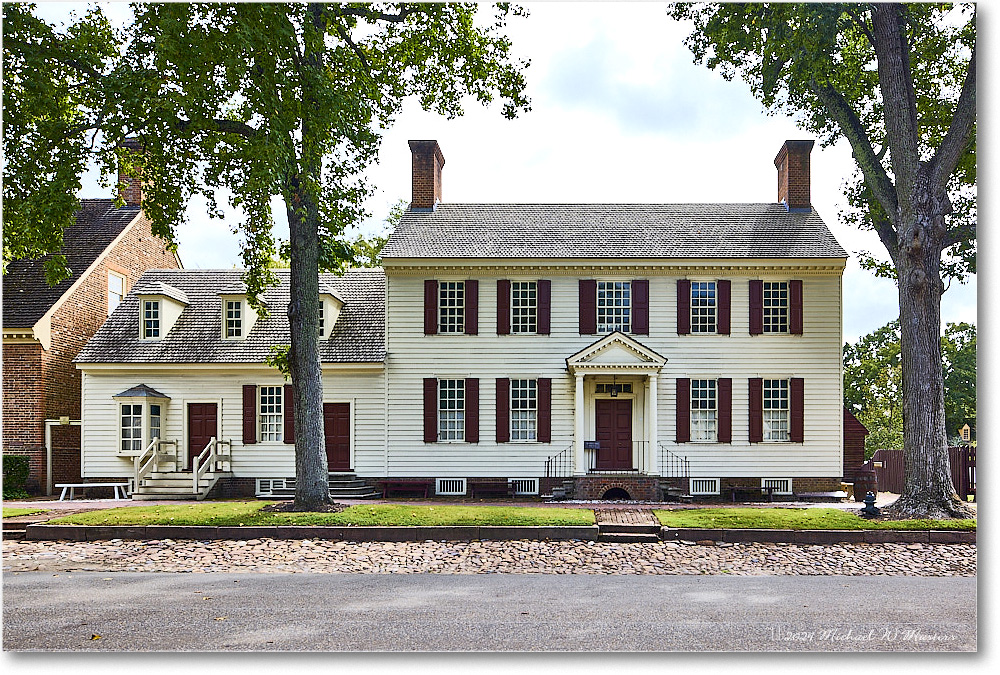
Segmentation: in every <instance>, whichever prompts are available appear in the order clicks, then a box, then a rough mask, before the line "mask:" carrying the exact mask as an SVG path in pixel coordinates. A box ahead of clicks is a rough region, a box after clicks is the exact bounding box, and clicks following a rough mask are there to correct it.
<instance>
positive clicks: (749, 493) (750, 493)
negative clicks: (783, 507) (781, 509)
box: [729, 485, 778, 504]
mask: <svg viewBox="0 0 1000 675" xmlns="http://www.w3.org/2000/svg"><path fill="white" fill-rule="evenodd" d="M777 489H778V488H777V487H775V486H774V485H768V486H767V487H759V488H750V487H747V488H744V487H733V488H729V497H730V499H732V501H733V503H734V504H735V503H736V495H737V494H740V495H744V496H746V497H760V496H761V495H763V494H764V493H765V492H766V493H767V501H769V502H773V501H774V491H775V490H777Z"/></svg>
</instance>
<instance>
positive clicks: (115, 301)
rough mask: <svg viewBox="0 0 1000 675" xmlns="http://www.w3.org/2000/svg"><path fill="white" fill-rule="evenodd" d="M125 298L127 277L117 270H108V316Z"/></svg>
mask: <svg viewBox="0 0 1000 675" xmlns="http://www.w3.org/2000/svg"><path fill="white" fill-rule="evenodd" d="M124 298H125V277H123V276H122V275H120V274H116V273H115V272H108V316H111V313H112V312H113V311H115V308H116V307H117V306H118V305H120V304H122V300H123V299H124Z"/></svg>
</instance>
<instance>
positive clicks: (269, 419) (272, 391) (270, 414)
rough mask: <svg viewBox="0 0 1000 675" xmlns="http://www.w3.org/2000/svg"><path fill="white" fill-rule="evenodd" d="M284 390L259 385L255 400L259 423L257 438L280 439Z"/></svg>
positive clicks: (264, 439) (282, 423) (265, 439)
mask: <svg viewBox="0 0 1000 675" xmlns="http://www.w3.org/2000/svg"><path fill="white" fill-rule="evenodd" d="M284 391H285V388H284V387H281V386H277V387H259V388H258V396H257V400H258V401H259V407H258V415H257V417H258V420H259V424H260V434H259V438H260V440H261V441H262V442H264V441H281V440H282V432H283V430H284V416H283V414H282V411H283V409H284V405H283V403H284Z"/></svg>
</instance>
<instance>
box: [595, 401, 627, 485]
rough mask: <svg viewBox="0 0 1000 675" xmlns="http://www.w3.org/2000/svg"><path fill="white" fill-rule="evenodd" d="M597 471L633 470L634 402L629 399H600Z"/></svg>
mask: <svg viewBox="0 0 1000 675" xmlns="http://www.w3.org/2000/svg"><path fill="white" fill-rule="evenodd" d="M596 404H597V440H598V441H600V443H601V449H600V450H598V451H597V465H596V466H595V467H594V468H596V469H631V468H633V467H632V401H631V400H629V399H622V400H613V399H598V400H597V401H596Z"/></svg>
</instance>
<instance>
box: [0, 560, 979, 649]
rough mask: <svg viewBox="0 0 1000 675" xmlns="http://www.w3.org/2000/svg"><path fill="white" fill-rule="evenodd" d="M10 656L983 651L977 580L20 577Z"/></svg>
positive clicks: (13, 583) (7, 596)
mask: <svg viewBox="0 0 1000 675" xmlns="http://www.w3.org/2000/svg"><path fill="white" fill-rule="evenodd" d="M98 636H99V637H98ZM3 648H4V649H5V650H70V651H77V650H96V651H122V650H127V651H146V650H167V651H246V650H249V651H271V650H274V651H340V650H350V651H359V650H364V651H371V650H373V651H510V650H518V651H565V650H572V651H579V650H583V651H671V650H681V651H971V650H975V649H976V579H975V577H853V576H843V577H829V576H815V577H809V576H760V577H731V576H673V577H670V576H638V575H637V576H631V575H628V576H626V575H622V576H607V575H582V574H581V575H558V576H553V575H526V574H511V575H499V574H496V575H437V574H411V575H403V574H397V575H373V574H366V575H349V574H221V573H213V574H172V573H121V572H110V573H109V572H103V573H87V572H85V573H77V572H74V573H60V574H52V573H42V572H22V573H16V574H15V573H10V572H8V573H5V574H4V576H3Z"/></svg>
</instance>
